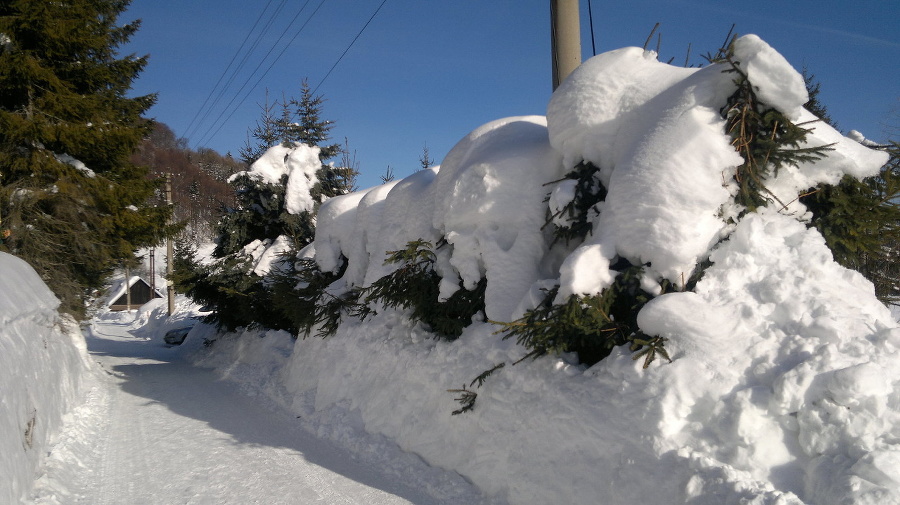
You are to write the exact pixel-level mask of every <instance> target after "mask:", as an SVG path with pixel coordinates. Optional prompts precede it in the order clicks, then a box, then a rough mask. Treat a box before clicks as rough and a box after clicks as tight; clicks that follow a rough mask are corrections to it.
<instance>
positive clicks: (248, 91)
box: [200, 0, 325, 142]
mask: <svg viewBox="0 0 900 505" xmlns="http://www.w3.org/2000/svg"><path fill="white" fill-rule="evenodd" d="M308 3H309V0H307V1H306V3H305V4H304V5H303V8H304V9H305V8H306V4H308ZM324 4H325V0H321V1H320V2H319V5H318V6H317V7H316V10H314V11H313V13H312V14H310V16H309V18H307V19H306V22H304V23H303V26H301V27H300V29H299V30H297V33H295V34H294V36H293V37H291V40H290V41H288V43H287V44H286V45H285V46H284V48H283V49H282V50H281V52H280V53H278V55H277V56H276V57H275V59H274V60H272V63H270V64H269V66H268V68H266V70H265V72H263V73H262V75H260V76H259V79H257V80H256V82H255V83H254V84H253V86H251V87H250V89H249V90H247V93H246V94H245V95H244V97H243V98H242V99H241V100H240V102H238V104H237V105H236V106H235V107H234V108H233V109H232V110H231V112H230V113H229V114H228V116H227V117H226V118H225V119H224V120H223V121H221V122H219V120H220V119H221V118H222V116H223V115H224V114H225V111H227V110H228V108H229V107H230V106H231V104H232V103H234V100H235V99H237V97H238V95H239V94H240V92H241V91H243V90H244V88H246V86H247V83H249V82H250V79H251V78H252V77H253V75H255V74H256V72H257V71H258V70H259V68H260V67H261V66H262V64H263V63H264V62H265V60H266V59H268V57H269V54H271V51H272V50H274V49H275V46H272V50H270V51H269V53H267V54H266V56H265V58H263V59H262V60H260V63H259V65H257V66H256V68H255V69H254V70H253V73H251V74H250V77H248V78H247V80H246V81H245V82H244V85H243V86H241V88H240V89H239V90H238V91H237V93H236V94H235V96H234V97H233V98H232V99H231V101H230V102H229V103H228V105H226V106H225V109H223V110H222V112H221V113H220V114H219V116H218V117H217V118H216V120H215V121H214V123H218V125H219V126H218V128H216V129H215V131H212V129H213V128H214V127H210V129H209V130H207V132H206V134H204V136H203V137H201V141H200V142H202V141H205V140H211V139H213V138H215V136H216V135H217V134H218V133H219V132H220V131H221V130H222V128H223V127H224V126H225V124H226V123H227V122H228V120H229V119H231V117H232V116H234V113H235V112H237V110H238V109H239V108H240V107H241V105H243V104H244V102H245V101H247V98H248V97H249V96H250V94H251V93H253V91H254V90H255V89H256V87H257V86H259V83H260V82H262V80H263V79H264V78H265V77H266V75H268V74H269V71H270V70H272V67H274V66H275V63H277V62H278V60H279V59H280V58H281V57H282V56H283V55H284V53H285V52H286V51H287V49H288V48H289V47H290V46H291V44H292V43H293V42H294V40H296V39H297V37H298V36H299V35H300V33H301V32H302V31H303V29H304V28H306V25H308V24H309V22H310V21H312V18H313V17H315V15H316V13H317V12H319V9H321V8H322V5H324ZM302 11H303V9H301V12H302ZM299 15H300V13H299V12H298V13H297V16H295V17H294V21H296V19H297V17H298V16H299ZM294 21H291V25H293V23H294ZM288 26H289V27H290V25H288ZM283 35H284V32H283V33H282V36H283ZM280 40H281V37H279V41H280ZM275 45H277V42H276V44H275ZM210 132H212V133H210Z"/></svg>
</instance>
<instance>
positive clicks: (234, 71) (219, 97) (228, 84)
mask: <svg viewBox="0 0 900 505" xmlns="http://www.w3.org/2000/svg"><path fill="white" fill-rule="evenodd" d="M308 1H309V0H307V2H308ZM286 3H287V0H281V3H279V4H278V7H276V8H275V10H274V11H272V13H271V14H269V18H268V19H266V22H265V24H264V26H270V25H271V24H272V21H273V20H274V19H275V18H276V17H277V16H278V14H279V13H281V11H282V9H284V5H285V4H286ZM303 8H305V5H304V7H303ZM303 8H301V9H300V11H301V12H302V11H303ZM295 19H296V17H295ZM292 22H293V21H292ZM288 26H290V25H288ZM266 33H267V32H266V30H265V28H263V29H261V30H260V31H259V32H258V33H257V34H256V38H255V39H253V42H252V43H251V45H250V47H249V49H247V51H246V53H244V56H243V57H242V58H241V61H240V62H239V63H238V64H237V66H236V67H235V68H234V69H232V71H231V75H229V76H228V79H227V80H226V82H225V85H224V86H222V88H221V89H219V92H218V94H216V97H215V98H214V99H213V101H212V104H210V106H209V108H208V109H207V110H206V112H205V113H204V114H203V116H202V117H201V118H200V121H199V122H198V123H197V124H196V125H195V126H194V131H193V133H197V132H198V131H200V127H201V125H202V124H203V123H204V122H205V121H206V119H207V118H208V117H209V115H210V114H211V113H212V112H213V111H214V110H215V109H216V106H217V105H218V104H219V103H220V102H221V100H222V97H223V96H224V95H225V92H226V91H227V90H228V89H229V88H231V84H232V83H233V82H234V80H235V79H236V78H237V76H238V75H239V74H240V73H241V71H242V70H243V69H244V65H245V64H246V63H247V60H248V59H249V58H250V55H251V54H253V53H254V52H255V51H256V48H257V47H258V46H259V43H260V41H262V39H263V36H264V35H265V34H266ZM280 40H281V39H280V38H279V39H278V40H276V41H275V43H274V44H273V47H274V46H276V45H278V43H279V42H280ZM271 51H272V48H270V49H269V53H271ZM269 53H267V54H266V57H268V54H269ZM248 79H249V77H248ZM237 93H239V91H238V92H235V94H237ZM209 128H212V127H209ZM209 128H207V131H208V130H209Z"/></svg>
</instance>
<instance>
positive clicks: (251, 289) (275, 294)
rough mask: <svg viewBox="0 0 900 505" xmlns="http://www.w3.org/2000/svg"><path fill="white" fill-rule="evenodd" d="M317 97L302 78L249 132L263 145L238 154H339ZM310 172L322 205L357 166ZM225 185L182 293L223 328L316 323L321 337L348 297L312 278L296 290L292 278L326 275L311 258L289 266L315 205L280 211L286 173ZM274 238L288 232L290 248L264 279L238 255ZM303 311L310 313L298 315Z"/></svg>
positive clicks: (310, 233) (344, 188)
mask: <svg viewBox="0 0 900 505" xmlns="http://www.w3.org/2000/svg"><path fill="white" fill-rule="evenodd" d="M323 101H324V100H323V99H322V98H321V97H313V96H312V94H311V92H310V90H309V86H308V85H307V84H306V82H304V84H303V88H302V96H301V99H300V100H293V99H291V100H287V99H284V100H283V102H282V115H281V117H275V116H274V114H273V109H274V107H275V105H272V106H269V105H268V104H267V105H266V107H265V108H264V114H263V119H262V124H261V125H260V124H258V126H257V131H256V132H255V133H254V136H255V137H256V138H257V139H258V140H260V141H261V142H262V143H261V144H260V145H258V146H255V147H254V146H250V145H248V146H247V147H246V148H245V149H244V150H243V151H242V156H244V158H245V161H247V162H252V161H255V160H256V158H258V157H259V156H260V155H262V154H263V153H264V152H265V150H266V149H268V148H269V147H271V146H272V145H274V143H275V140H277V141H278V142H280V143H281V144H282V145H285V146H295V145H299V144H306V145H310V146H319V147H320V148H321V151H320V155H319V156H320V159H322V160H324V159H327V158H330V157H333V156H334V155H335V154H337V153H338V152H339V151H340V146H339V145H337V144H335V145H323V144H324V143H325V142H327V140H328V132H329V130H330V129H331V124H332V123H331V122H330V121H326V120H323V119H321V106H322V103H323ZM316 176H317V178H318V179H319V182H318V184H316V185H315V186H314V187H313V188H311V190H310V198H311V199H312V201H314V202H321V201H323V200H324V199H327V198H331V197H334V196H339V195H343V194H346V193H348V192H350V191H351V190H352V189H353V183H354V179H355V177H356V170H355V168H353V167H335V166H333V165H331V164H329V165H324V164H323V165H322V167H321V168H320V169H319V170H318V171H317V173H316ZM231 184H232V186H233V187H234V190H235V200H234V202H235V203H234V205H233V206H231V207H228V208H226V209H225V211H224V214H223V216H222V217H221V219H220V220H219V223H218V225H217V226H216V236H217V237H218V238H217V241H216V249H215V250H214V251H213V258H214V261H213V262H212V266H210V267H201V266H198V265H193V266H190V265H188V266H184V267H183V268H187V270H188V271H189V272H191V271H193V272H195V273H200V275H194V278H195V279H196V280H195V282H194V283H193V288H192V290H191V291H188V292H187V294H188V295H189V296H191V298H193V299H194V300H196V301H200V302H202V303H205V304H207V305H209V307H210V308H212V309H213V310H214V311H215V312H214V313H213V314H212V315H211V316H210V318H211V319H212V320H214V321H215V322H217V323H219V324H220V325H223V326H225V327H229V328H233V327H237V326H249V325H254V324H258V325H262V326H265V327H268V328H277V329H288V330H292V331H303V332H305V333H306V334H308V333H309V332H310V331H311V329H312V328H313V326H314V325H315V324H319V323H320V324H321V327H320V333H319V334H323V333H324V334H328V333H330V332H333V331H334V330H335V329H336V326H337V324H338V323H339V321H340V314H341V313H342V311H344V310H345V309H347V308H350V307H353V306H354V300H352V298H353V296H352V295H348V296H347V297H339V298H335V297H331V298H329V297H330V295H328V294H327V293H325V292H324V287H325V286H327V284H326V285H325V286H319V284H318V283H317V282H307V284H308V286H307V287H306V288H302V289H299V290H295V289H294V287H295V286H297V285H298V283H299V284H302V283H304V282H306V281H312V280H313V279H314V278H316V279H317V278H319V277H322V279H327V278H328V275H330V274H328V275H326V274H322V273H321V272H318V271H317V269H313V268H312V265H311V264H309V263H306V262H301V263H299V264H295V263H294V260H293V257H294V256H295V254H296V253H297V252H298V251H300V249H302V248H303V247H306V246H307V245H309V244H310V243H311V242H312V241H313V238H314V236H315V215H316V212H317V211H318V206H316V207H315V208H313V209H312V210H310V211H306V212H301V213H299V214H292V213H290V212H288V211H287V209H286V208H285V206H286V203H287V199H286V184H287V176H283V177H282V180H281V181H279V183H277V184H272V183H269V182H265V181H263V180H260V179H259V178H256V177H254V176H252V175H251V174H250V173H247V172H244V173H240V174H238V175H236V176H234V177H232V178H231ZM279 237H286V238H287V239H288V242H289V245H290V247H289V250H288V251H285V253H284V256H285V257H284V258H283V261H282V265H280V267H279V268H280V269H281V270H278V269H276V270H275V271H273V272H271V273H270V274H268V276H267V277H260V276H259V275H256V274H255V273H253V272H252V271H250V267H251V265H252V263H251V262H250V260H249V258H247V257H245V256H244V253H243V250H244V248H245V247H246V246H247V245H248V244H251V243H252V242H253V241H255V240H259V241H262V242H263V243H266V242H267V241H269V243H271V241H274V240H276V239H278V238H279ZM188 277H190V275H189V276H188ZM338 277H339V276H338ZM323 282H324V281H323ZM329 284H330V282H329ZM345 302H346V303H345ZM305 309H308V310H309V311H310V312H308V313H302V312H301V311H302V310H305Z"/></svg>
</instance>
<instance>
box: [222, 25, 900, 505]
mask: <svg viewBox="0 0 900 505" xmlns="http://www.w3.org/2000/svg"><path fill="white" fill-rule="evenodd" d="M735 54H736V58H737V59H738V60H739V61H741V64H742V68H744V70H745V71H746V72H747V73H748V74H749V76H750V80H751V82H752V83H753V84H754V86H756V88H757V89H756V91H757V94H758V96H759V98H760V99H761V100H764V101H766V103H767V104H768V105H770V106H772V107H775V108H777V109H778V110H780V111H782V112H783V113H784V114H786V115H787V116H788V117H791V118H796V120H797V121H805V120H807V119H809V118H810V117H811V116H810V114H809V113H808V112H806V111H805V110H804V109H803V108H802V104H803V103H805V102H806V101H807V95H806V91H805V87H804V85H803V79H802V76H801V75H800V74H799V73H798V72H797V71H796V70H794V69H793V68H792V67H791V66H790V65H789V64H788V63H787V62H786V61H785V59H784V58H783V57H782V56H781V55H780V54H778V53H777V52H776V51H775V50H774V49H772V48H771V47H769V46H768V45H767V44H766V43H765V42H763V41H762V40H760V39H759V38H758V37H755V36H752V35H750V36H745V37H743V38H741V39H739V40H738V41H737V43H736V47H735ZM724 69H725V68H724V67H723V66H721V65H710V66H708V67H705V68H702V69H685V68H677V67H672V66H670V65H667V64H663V63H660V62H658V61H657V60H656V55H655V54H654V53H652V52H646V51H643V50H641V49H638V48H625V49H621V50H617V51H612V52H609V53H605V54H601V55H599V56H596V57H594V58H592V59H591V60H589V61H587V62H585V63H584V64H583V65H582V66H581V67H580V68H579V69H578V70H576V71H575V72H574V73H573V74H572V75H571V76H570V77H569V78H568V79H567V80H566V81H565V82H564V83H563V84H562V85H561V86H560V87H559V89H558V90H557V91H556V92H555V94H554V95H553V97H552V99H551V101H550V104H549V107H548V113H547V117H546V118H543V117H519V118H509V119H503V120H498V121H494V122H491V123H489V124H487V125H484V126H482V127H480V128H478V129H476V130H475V131H473V132H472V133H471V134H470V135H468V136H467V137H466V138H464V139H463V140H461V141H460V142H459V144H457V146H456V147H454V148H453V150H452V151H451V152H450V153H449V154H448V155H447V158H446V159H445V160H444V161H443V163H442V164H441V165H440V167H435V168H433V169H430V170H426V171H422V172H418V173H416V174H414V175H413V176H411V177H409V178H407V179H404V180H402V181H398V182H393V183H391V184H389V185H385V186H380V187H376V188H372V189H370V190H367V191H363V192H359V193H355V194H350V195H345V196H342V197H339V198H335V199H332V200H329V201H327V202H325V203H324V204H323V205H322V207H321V210H320V212H319V215H318V227H317V231H316V240H315V244H314V249H315V259H316V261H317V262H318V264H319V266H320V267H321V268H322V269H323V270H327V271H335V272H336V271H338V268H339V267H340V262H341V261H342V258H346V261H347V262H348V263H347V270H346V272H345V274H344V278H343V279H341V280H340V281H338V282H337V283H336V284H335V286H334V289H333V290H342V289H348V288H351V287H353V286H367V285H369V284H370V283H371V282H373V281H374V280H376V279H378V278H379V277H381V276H383V275H385V274H386V273H389V272H390V269H391V268H395V267H394V266H392V265H384V260H385V257H386V251H388V250H397V249H402V248H403V247H404V246H405V245H406V243H407V242H408V241H410V240H415V239H419V238H423V239H426V240H429V241H432V242H433V243H434V242H435V241H437V240H438V239H440V238H444V239H446V241H447V243H448V244H449V247H445V248H442V249H441V252H440V253H439V258H438V264H437V269H438V272H439V273H440V274H441V275H442V277H443V284H442V293H441V294H442V296H445V297H446V296H449V295H450V294H452V292H453V291H454V290H456V289H459V285H460V283H461V284H462V285H463V286H464V287H465V288H471V287H473V286H474V285H475V284H476V283H477V282H478V281H479V280H480V279H483V278H486V279H487V295H486V309H485V314H484V317H483V318H476V321H475V322H474V323H473V324H472V325H471V326H470V327H469V328H467V329H466V331H465V332H464V333H463V335H462V336H461V337H460V339H459V340H458V341H456V342H452V343H447V342H439V341H435V340H433V339H432V338H431V336H430V335H429V334H428V333H427V332H426V331H424V330H423V329H422V328H421V327H416V326H412V325H410V324H409V323H407V322H406V321H405V319H404V318H403V314H401V313H397V312H393V311H380V313H379V314H378V315H377V316H375V317H374V318H372V319H369V320H367V321H366V322H364V323H359V322H357V321H354V320H352V319H348V320H347V321H346V322H345V323H344V324H343V325H342V327H341V328H340V329H339V330H338V332H337V334H336V335H334V336H332V337H329V338H328V339H325V340H320V339H314V338H310V339H307V340H301V341H298V342H297V344H296V346H295V348H294V351H293V354H292V355H291V356H290V358H289V359H288V360H287V361H286V362H285V363H284V364H283V365H282V367H281V368H279V370H280V371H279V372H277V373H278V374H279V380H280V381H282V382H283V383H284V385H285V386H286V387H287V389H288V390H289V391H290V392H291V393H292V394H294V395H295V396H296V398H298V399H299V398H308V397H309V395H312V396H313V397H314V403H315V412H303V415H304V416H307V415H327V414H326V413H328V412H333V411H334V410H335V409H338V410H340V409H344V410H348V411H351V412H354V413H356V414H358V416H359V418H360V419H361V422H362V423H363V424H364V426H365V428H366V429H367V430H369V431H371V432H374V433H379V434H383V435H385V436H387V437H389V438H391V439H393V440H396V441H397V443H398V444H400V446H401V447H403V448H404V449H406V450H409V451H411V452H415V453H417V454H419V455H421V456H422V457H423V458H424V459H425V460H426V461H428V462H430V463H432V464H434V465H437V466H441V467H445V468H450V469H454V470H456V471H458V472H459V473H461V474H462V475H464V476H465V477H467V478H469V479H471V480H472V481H473V482H474V483H476V484H477V485H478V486H479V487H481V488H482V489H484V490H485V491H486V492H487V493H489V494H491V495H494V496H496V497H497V498H498V499H503V500H508V502H509V503H513V504H534V505H542V504H547V503H602V504H605V505H610V504H623V505H624V504H629V505H631V504H635V503H652V504H656V503H667V504H669V503H690V504H704V505H721V504H730V503H734V504H737V503H754V504H776V503H777V504H800V503H810V504H819V505H830V504H834V505H837V504H900V355H898V349H900V330H898V325H897V322H896V321H895V320H894V319H893V318H892V316H891V313H890V311H889V310H888V309H887V308H886V307H884V306H883V305H882V304H880V303H879V302H878V300H877V299H876V298H875V295H874V290H873V288H872V285H871V284H870V283H869V282H868V281H867V280H865V279H864V278H863V277H862V276H861V275H859V274H858V273H856V272H853V271H849V270H847V269H845V268H843V267H841V266H839V265H837V264H836V263H835V262H834V261H833V260H832V257H831V254H830V252H829V250H828V249H827V247H826V245H825V242H824V240H823V238H822V237H821V236H820V235H819V233H818V232H817V231H815V230H814V229H810V228H809V227H808V226H807V225H806V224H805V222H804V220H806V219H808V213H807V212H806V210H805V209H804V208H803V206H802V205H801V204H800V203H799V202H797V201H796V198H795V197H796V195H797V194H798V192H799V191H801V190H804V189H806V188H808V187H811V186H813V185H815V184H818V183H821V182H828V183H833V182H837V181H838V180H839V179H840V177H842V176H843V175H844V174H850V175H853V176H856V177H863V176H867V175H872V174H874V173H876V172H877V170H878V169H879V167H880V166H881V165H882V164H883V163H884V162H885V161H886V159H887V156H886V155H885V153H882V152H878V151H874V150H871V149H869V148H867V147H864V146H862V145H860V144H859V143H858V142H856V141H854V140H851V139H849V138H845V137H843V136H841V135H840V134H839V133H838V132H836V131H835V130H833V129H832V128H830V127H829V126H827V125H825V124H823V123H817V124H815V125H814V130H813V132H812V133H811V134H810V135H809V137H808V139H807V144H808V145H812V146H815V145H823V144H831V143H834V144H835V145H834V146H833V147H834V150H833V151H830V152H829V153H828V157H827V158H825V159H823V160H820V161H817V162H815V163H804V164H802V165H801V166H799V167H792V168H789V169H782V170H780V171H779V172H778V174H777V177H775V176H772V177H771V178H770V179H769V180H766V181H765V183H766V184H767V186H768V187H769V188H770V189H771V190H772V191H773V192H774V193H775V194H776V195H777V196H778V198H779V199H780V200H781V201H782V202H786V203H789V204H788V206H787V207H786V208H780V206H778V207H775V206H773V207H772V208H764V209H762V210H760V211H759V212H757V213H750V214H747V215H746V216H745V217H743V218H740V219H738V216H739V215H740V213H739V211H740V209H737V208H735V205H734V204H733V203H732V202H733V195H734V193H735V191H736V187H735V184H734V183H733V182H732V179H731V174H732V173H733V170H734V167H735V166H736V165H739V164H740V163H741V161H742V160H741V158H740V156H739V155H738V154H737V153H736V152H735V150H734V149H733V147H732V146H731V145H730V138H729V137H728V135H727V134H726V133H725V131H724V120H723V119H722V118H721V115H720V110H721V108H722V107H723V106H724V105H725V101H726V99H727V97H728V96H729V95H730V94H731V93H732V92H733V91H734V89H735V84H734V82H733V74H729V73H724V72H723V70H724ZM584 160H586V161H589V162H591V163H593V164H594V165H596V166H597V167H599V168H600V172H599V174H600V175H599V177H600V181H601V182H602V183H603V184H604V185H605V186H606V188H607V189H608V191H609V193H608V197H607V198H606V200H605V201H604V202H602V203H600V204H599V205H597V206H596V208H595V209H594V210H595V211H596V212H593V213H592V214H591V223H592V226H593V233H592V234H591V235H589V236H588V238H587V239H586V240H585V241H584V243H582V244H573V245H572V247H571V248H567V247H565V246H562V245H559V244H557V245H555V246H552V247H551V243H552V236H550V232H549V230H548V229H547V228H549V227H544V224H545V219H546V216H547V211H548V205H549V206H551V207H553V208H560V207H561V206H562V205H564V204H565V203H566V202H567V201H570V200H571V198H572V195H573V192H572V187H571V183H570V182H567V181H563V182H559V180H560V179H561V178H562V177H563V175H564V174H565V173H567V172H568V171H569V170H571V169H572V168H573V167H574V166H575V165H576V164H577V163H579V162H581V161H584ZM548 196H549V197H550V200H549V202H548V201H547V200H546V199H547V198H548ZM567 199H568V200H567ZM728 218H735V219H737V222H736V223H731V224H729V222H728ZM310 252H311V250H309V251H306V253H307V254H309V253H310ZM616 256H619V257H623V258H626V259H628V260H629V261H631V262H632V263H633V264H644V263H649V264H650V268H649V271H648V274H647V278H646V279H645V283H644V284H645V286H647V287H648V289H651V290H652V289H653V287H654V286H657V288H656V289H658V285H659V284H658V283H660V282H661V281H662V280H664V279H667V280H670V281H672V282H673V283H675V284H676V285H681V284H682V282H683V279H685V278H687V277H689V276H690V275H691V274H692V272H694V270H695V268H696V267H697V265H698V264H699V262H701V261H703V260H705V259H709V260H710V261H711V262H712V266H711V267H710V268H708V269H707V270H706V272H705V275H704V276H703V278H702V281H701V282H700V283H699V284H698V285H697V287H696V289H695V291H694V292H678V293H671V294H666V295H663V296H659V297H658V298H656V299H654V300H653V301H651V302H650V303H649V304H647V305H646V306H645V307H644V309H643V310H642V311H641V313H640V314H639V325H640V327H641V329H642V330H643V331H644V332H645V333H647V334H650V335H660V336H664V337H666V338H668V339H669V341H668V343H667V344H666V346H667V349H668V351H669V354H670V355H671V357H672V360H673V362H672V363H670V364H669V363H664V362H662V363H661V362H656V363H654V364H653V365H652V366H651V367H650V368H648V369H646V370H644V369H642V367H641V362H640V361H638V362H636V361H633V360H632V359H631V355H630V353H629V352H628V351H627V350H626V349H624V348H620V349H617V350H615V351H614V352H613V354H612V355H611V356H609V357H608V358H606V359H605V360H603V361H601V362H600V363H598V364H596V365H594V366H593V367H590V368H586V367H584V366H580V365H575V364H572V363H574V361H573V360H572V359H571V357H570V356H562V357H545V358H541V359H538V360H536V361H526V362H522V363H520V364H517V365H514V366H512V365H511V363H512V362H514V361H515V360H517V359H519V358H520V357H522V356H523V355H524V354H526V353H527V350H525V349H523V348H521V347H519V346H517V345H516V344H515V343H514V342H512V341H509V340H502V338H501V336H499V335H496V334H495V333H494V332H495V331H496V329H497V326H495V325H491V324H489V323H486V322H483V321H485V320H499V321H510V320H513V319H515V318H517V317H520V316H521V315H522V314H523V313H524V312H525V311H526V310H528V309H530V308H533V307H534V306H535V305H536V303H537V302H538V300H539V299H540V296H541V291H540V288H546V287H551V286H554V285H558V286H559V287H560V298H561V299H562V298H564V297H565V296H568V295H571V294H594V293H599V292H600V291H602V290H603V289H604V288H605V287H607V286H609V285H610V284H611V283H612V281H613V279H614V278H615V275H616V272H614V271H612V270H610V263H611V261H612V260H613V259H614V258H615V257H616ZM260 340H265V339H257V342H259V341H260ZM235 359H240V358H239V357H236V358H235ZM282 359H283V358H282ZM501 362H506V363H507V366H506V367H505V368H504V369H502V370H500V371H498V372H496V373H495V375H494V376H492V377H490V378H489V379H488V380H487V381H486V382H485V384H484V386H483V387H481V388H479V389H477V393H478V398H477V403H476V407H475V409H474V410H473V411H472V412H469V413H466V414H464V415H459V416H451V415H450V412H451V411H452V410H453V409H454V408H456V407H457V406H458V405H456V404H455V403H454V400H453V398H454V395H452V394H450V393H448V392H446V390H447V389H451V388H459V387H460V386H461V385H466V386H467V387H468V385H469V383H470V381H471V380H472V379H474V378H475V376H477V375H478V374H479V373H480V372H482V371H484V370H487V369H489V368H491V367H492V366H493V365H495V364H497V363H501ZM299 403H301V402H299V400H298V404H299Z"/></svg>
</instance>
